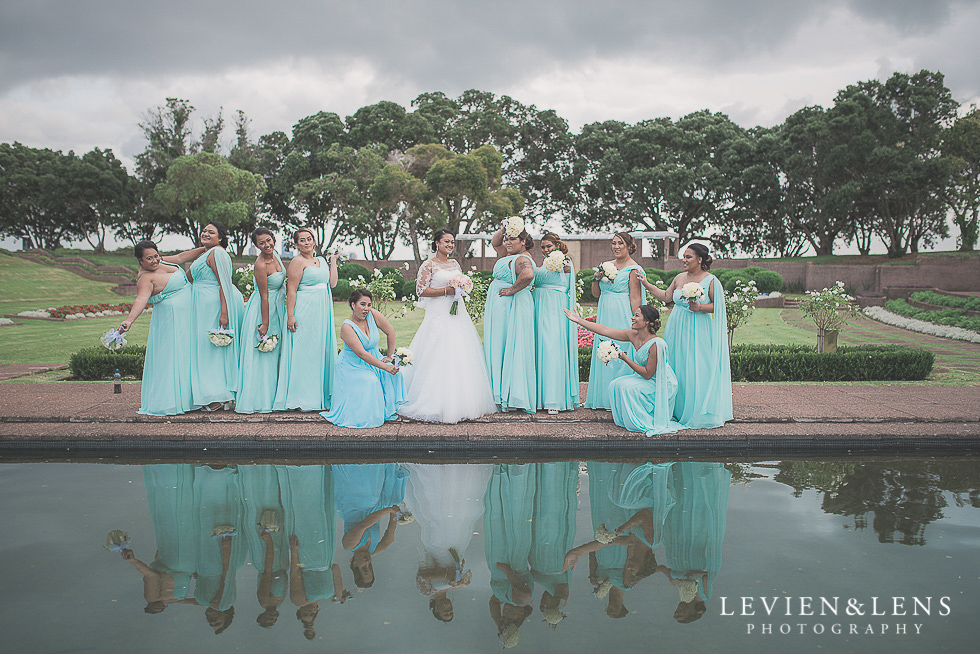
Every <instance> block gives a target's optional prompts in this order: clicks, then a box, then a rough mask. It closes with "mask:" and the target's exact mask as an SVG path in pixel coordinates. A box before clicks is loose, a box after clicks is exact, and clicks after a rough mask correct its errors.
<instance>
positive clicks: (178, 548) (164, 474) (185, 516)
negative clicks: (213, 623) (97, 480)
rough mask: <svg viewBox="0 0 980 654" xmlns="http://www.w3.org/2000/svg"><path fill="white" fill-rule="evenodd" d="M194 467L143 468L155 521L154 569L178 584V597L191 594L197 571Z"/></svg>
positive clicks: (147, 499) (176, 586)
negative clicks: (193, 579) (192, 580)
mask: <svg viewBox="0 0 980 654" xmlns="http://www.w3.org/2000/svg"><path fill="white" fill-rule="evenodd" d="M193 480H194V472H193V467H192V466H190V465H186V464H174V463H168V464H159V465H146V466H143V484H144V486H146V503H147V505H148V506H149V509H150V519H151V520H152V521H153V533H154V536H155V537H156V547H157V549H156V556H154V557H153V562H152V563H150V568H152V569H153V570H155V571H156V572H159V573H163V574H168V575H170V577H171V578H172V579H173V581H174V598H175V599H178V600H180V599H185V598H188V596H189V595H190V587H191V579H192V578H193V576H194V574H195V573H196V572H197V547H198V531H199V525H198V522H197V520H196V518H197V511H196V510H195V508H194V491H193Z"/></svg>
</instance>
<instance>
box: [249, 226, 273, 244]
mask: <svg viewBox="0 0 980 654" xmlns="http://www.w3.org/2000/svg"><path fill="white" fill-rule="evenodd" d="M262 235H268V236H271V237H272V240H273V241H274V240H276V235H275V234H273V233H272V230H271V229H269V228H268V227H256V228H255V231H253V232H252V245H258V244H259V237H260V236H262Z"/></svg>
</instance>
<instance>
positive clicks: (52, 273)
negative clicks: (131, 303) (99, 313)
mask: <svg viewBox="0 0 980 654" xmlns="http://www.w3.org/2000/svg"><path fill="white" fill-rule="evenodd" d="M113 286H115V284H106V283H105V282H93V281H91V280H88V279H85V278H83V277H79V276H78V275H76V274H74V273H70V272H68V271H67V270H61V269H60V268H51V267H48V266H42V265H41V264H38V263H34V262H31V261H26V260H24V259H21V258H19V257H13V256H10V255H8V254H2V253H0V311H2V312H3V313H16V312H17V311H24V310H32V309H46V308H48V307H51V306H57V305H61V304H82V303H86V302H92V301H98V302H106V301H109V302H112V303H113V304H115V303H118V302H121V301H123V300H124V299H125V298H123V297H122V296H120V295H116V294H115V293H113V292H112V290H111V289H112V287H113ZM25 305H26V306H25Z"/></svg>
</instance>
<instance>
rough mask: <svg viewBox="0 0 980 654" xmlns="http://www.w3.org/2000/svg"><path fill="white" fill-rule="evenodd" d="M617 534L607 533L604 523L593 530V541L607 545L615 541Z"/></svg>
mask: <svg viewBox="0 0 980 654" xmlns="http://www.w3.org/2000/svg"><path fill="white" fill-rule="evenodd" d="M617 536H618V534H617V533H616V532H615V531H609V530H608V529H606V523H605V522H603V523H602V524H601V525H599V526H598V527H597V528H596V530H595V539H596V540H597V541H599V542H600V543H604V544H609V543H611V542H613V541H614V540H616V537H617Z"/></svg>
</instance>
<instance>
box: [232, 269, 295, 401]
mask: <svg viewBox="0 0 980 654" xmlns="http://www.w3.org/2000/svg"><path fill="white" fill-rule="evenodd" d="M275 257H276V261H277V262H278V263H279V267H280V268H283V270H280V271H279V272H276V273H272V274H271V275H269V276H268V278H267V279H268V281H269V326H268V329H267V330H266V336H272V335H276V336H278V337H279V341H280V343H281V342H282V340H283V338H284V337H285V334H284V332H285V331H286V271H285V268H284V267H283V265H282V259H280V258H279V255H278V254H276V255H275ZM260 324H262V298H261V296H260V294H259V292H258V290H257V289H256V291H255V292H254V293H252V297H250V298H249V299H248V304H246V305H245V315H244V316H243V317H242V344H241V363H240V365H239V371H240V375H239V377H240V378H239V383H238V393H237V396H236V399H235V411H237V412H238V413H268V412H270V411H272V404H273V402H274V401H275V399H276V387H277V386H278V383H279V356H280V354H281V353H282V347H276V349H274V350H273V351H272V352H260V351H259V350H257V349H256V348H255V346H256V344H257V343H258V329H259V325H260Z"/></svg>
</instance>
